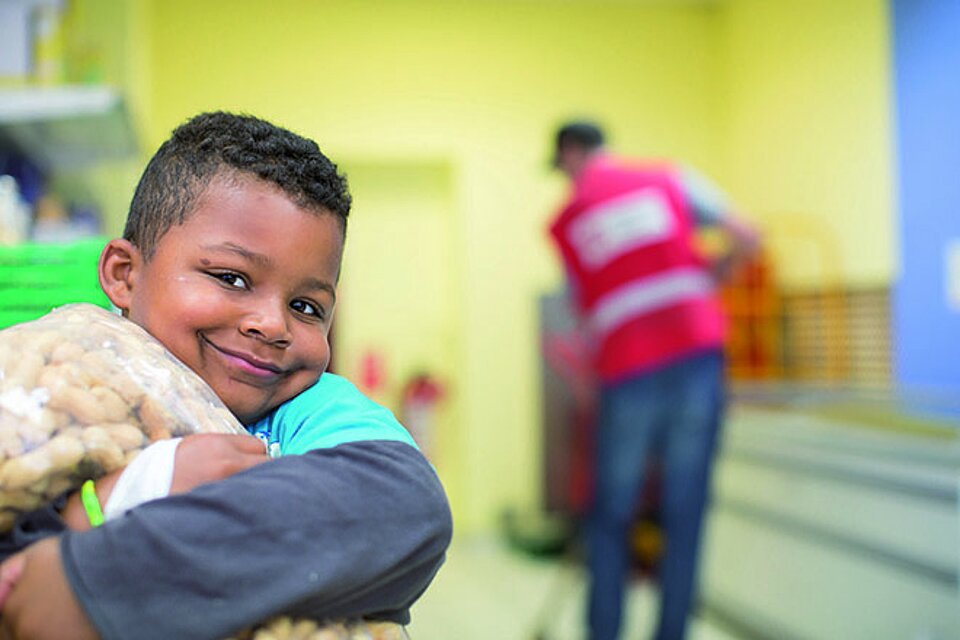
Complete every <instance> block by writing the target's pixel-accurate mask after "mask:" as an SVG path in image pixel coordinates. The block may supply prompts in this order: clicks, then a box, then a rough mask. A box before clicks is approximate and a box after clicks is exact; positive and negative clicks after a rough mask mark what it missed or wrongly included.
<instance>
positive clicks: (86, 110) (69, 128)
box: [0, 86, 137, 171]
mask: <svg viewBox="0 0 960 640" xmlns="http://www.w3.org/2000/svg"><path fill="white" fill-rule="evenodd" d="M2 145H12V146H14V147H16V148H17V149H19V150H20V151H21V152H22V153H25V154H26V155H27V156H29V157H30V158H31V159H32V160H33V161H34V162H36V163H37V164H39V165H40V166H41V167H42V168H44V169H47V170H53V171H58V170H70V169H77V168H82V167H86V166H89V165H93V164H97V163H102V162H109V161H116V160H124V159H128V158H131V157H132V156H133V155H134V154H135V153H136V151H137V143H136V136H135V135H134V132H133V127H132V126H131V123H130V117H129V115H128V112H127V109H126V106H125V104H124V101H123V98H122V96H121V95H120V94H119V93H118V92H116V91H114V90H113V89H112V88H109V87H100V86H62V87H35V88H18V89H0V146H2Z"/></svg>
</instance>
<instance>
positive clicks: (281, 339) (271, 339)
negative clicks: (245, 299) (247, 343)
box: [240, 309, 290, 347]
mask: <svg viewBox="0 0 960 640" xmlns="http://www.w3.org/2000/svg"><path fill="white" fill-rule="evenodd" d="M240 333H242V334H243V335H245V336H249V337H252V338H256V339H258V340H262V341H263V342H267V343H269V344H272V345H275V346H278V347H286V346H288V345H289V344H290V327H289V326H288V325H287V318H286V316H285V315H284V314H283V313H282V312H276V311H265V310H263V309H260V310H258V311H256V312H254V313H248V314H247V315H245V316H244V317H243V320H242V321H241V323H240Z"/></svg>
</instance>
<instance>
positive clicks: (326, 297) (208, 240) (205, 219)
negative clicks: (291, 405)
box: [101, 178, 343, 423]
mask: <svg viewBox="0 0 960 640" xmlns="http://www.w3.org/2000/svg"><path fill="white" fill-rule="evenodd" d="M124 242H125V241H122V240H115V241H113V243H124ZM117 246H123V245H122V244H121V245H117ZM126 247H127V248H131V247H132V245H130V244H129V243H126ZM110 250H111V249H110V246H109V245H108V247H107V249H105V251H104V257H103V258H102V259H101V278H102V279H104V280H105V281H106V282H105V285H104V288H105V290H107V292H108V295H110V294H111V286H110V285H109V281H110V277H111V274H118V273H122V274H123V278H122V279H123V280H124V282H121V284H120V285H119V286H116V287H114V288H113V289H112V290H113V292H114V293H116V292H118V291H119V295H117V296H115V295H111V299H113V300H114V304H115V305H117V306H118V307H120V308H121V309H124V310H125V311H126V312H127V315H128V317H129V318H130V319H131V320H133V321H134V322H136V323H137V324H139V325H140V326H142V327H144V328H145V329H146V330H147V331H148V332H150V333H151V334H152V335H153V336H154V337H156V338H157V339H158V340H159V341H160V342H162V343H163V344H164V345H165V346H166V347H167V348H168V349H169V350H170V351H171V352H172V353H173V354H174V355H176V356H177V357H178V358H179V359H180V360H182V361H183V362H184V363H186V364H187V365H188V366H189V367H190V368H191V369H193V370H194V371H196V372H197V373H198V374H199V375H200V376H201V377H202V378H203V379H204V380H205V381H206V382H207V383H208V384H209V385H210V386H211V387H212V388H213V390H214V391H215V392H216V393H217V395H218V396H219V397H220V398H221V399H222V400H223V401H224V403H225V404H226V405H227V407H228V408H229V409H230V410H231V411H232V412H233V413H234V414H235V415H236V416H237V417H238V418H239V419H240V421H241V422H244V423H250V422H253V421H255V420H256V419H258V418H260V417H262V416H263V415H264V414H265V413H266V412H268V411H269V410H271V409H273V408H274V407H276V406H278V405H279V404H281V403H282V402H284V401H286V400H289V399H290V398H292V397H293V396H295V395H297V394H298V393H300V392H301V391H303V390H304V389H306V388H308V387H309V386H311V385H312V384H313V383H314V382H316V380H317V379H318V378H319V377H320V374H321V373H322V372H323V371H324V370H325V369H326V367H327V363H328V362H329V360H330V347H329V344H328V342H327V335H328V333H329V330H330V322H331V320H332V318H333V309H334V303H335V300H336V288H335V287H336V282H337V276H338V272H339V268H340V258H341V254H342V250H343V242H342V234H341V231H340V226H339V224H338V222H337V219H336V217H335V216H334V215H333V214H321V215H318V214H315V213H311V212H309V211H305V210H304V209H301V208H300V207H298V206H297V205H295V204H294V203H293V202H292V201H291V200H290V199H289V198H288V197H287V196H286V195H285V194H284V193H283V192H282V191H280V190H279V189H278V188H276V187H274V186H272V185H269V184H268V183H265V182H261V181H259V180H257V179H255V178H240V179H237V180H229V181H228V180H222V179H217V180H215V181H214V182H213V183H211V184H210V186H209V187H208V188H207V190H206V191H205V192H204V193H203V195H202V196H201V197H200V199H199V201H198V203H197V207H196V210H195V212H194V213H193V214H192V215H191V216H190V217H189V218H188V219H187V221H186V222H185V223H184V224H182V225H179V226H174V227H172V228H170V229H169V230H168V231H167V232H166V233H165V234H164V235H163V237H162V238H161V239H160V241H159V243H158V244H157V248H156V252H155V253H154V255H153V257H152V258H151V259H150V260H149V261H148V262H144V261H143V260H142V256H140V254H139V252H137V251H136V249H133V259H131V260H129V263H130V264H129V268H123V267H122V266H121V268H120V270H119V271H118V270H117V269H114V270H113V271H112V272H111V270H110V269H111V268H110V264H111V263H110ZM105 270H106V271H107V274H106V276H105V275H104V271H105ZM115 297H116V299H114V298H115Z"/></svg>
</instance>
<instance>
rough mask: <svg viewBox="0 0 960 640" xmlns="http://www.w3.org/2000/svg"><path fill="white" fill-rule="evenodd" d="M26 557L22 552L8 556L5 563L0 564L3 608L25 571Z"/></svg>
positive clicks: (1, 606) (0, 593)
mask: <svg viewBox="0 0 960 640" xmlns="http://www.w3.org/2000/svg"><path fill="white" fill-rule="evenodd" d="M24 562H25V557H24V555H23V554H22V553H18V554H16V555H14V556H11V557H9V558H7V560H6V561H4V563H3V564H0V609H3V605H4V603H6V601H7V596H9V595H10V592H11V591H13V587H14V585H16V584H17V580H19V579H20V575H21V574H22V573H23V564H24Z"/></svg>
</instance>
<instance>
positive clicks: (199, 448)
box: [170, 433, 270, 494]
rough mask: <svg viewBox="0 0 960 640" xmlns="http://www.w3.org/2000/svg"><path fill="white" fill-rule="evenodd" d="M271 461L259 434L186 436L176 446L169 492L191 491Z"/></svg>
mask: <svg viewBox="0 0 960 640" xmlns="http://www.w3.org/2000/svg"><path fill="white" fill-rule="evenodd" d="M268 460H270V458H269V457H268V456H267V448H266V446H265V445H264V443H263V441H262V440H260V439H259V438H257V437H256V436H245V435H227V434H222V433H198V434H194V435H190V436H186V437H185V438H184V439H183V441H182V442H181V443H180V445H179V446H178V447H177V455H176V462H175V465H174V468H173V482H172V483H171V485H170V493H171V494H173V493H181V492H185V491H190V490H191V489H193V488H194V487H197V486H199V485H201V484H204V483H207V482H214V481H216V480H222V479H224V478H226V477H229V476H232V475H233V474H235V473H239V472H240V471H244V470H246V469H249V468H250V467H254V466H256V465H258V464H262V463H264V462H267V461H268Z"/></svg>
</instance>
